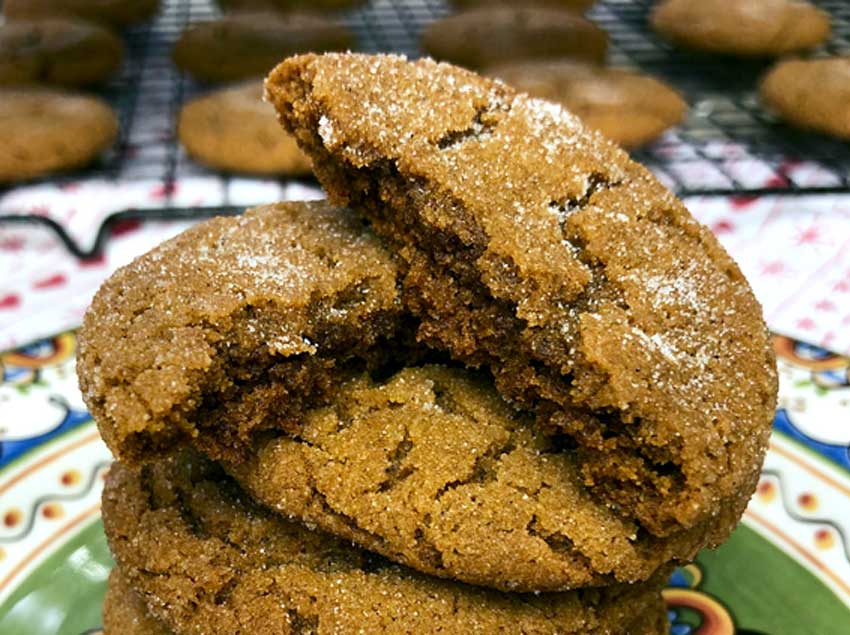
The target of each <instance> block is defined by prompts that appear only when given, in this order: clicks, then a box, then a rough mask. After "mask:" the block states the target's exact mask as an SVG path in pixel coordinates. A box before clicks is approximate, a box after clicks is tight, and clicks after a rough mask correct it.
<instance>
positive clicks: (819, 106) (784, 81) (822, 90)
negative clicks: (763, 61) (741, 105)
mask: <svg viewBox="0 0 850 635" xmlns="http://www.w3.org/2000/svg"><path fill="white" fill-rule="evenodd" d="M759 94H760V95H761V99H762V102H763V103H764V105H765V106H767V107H768V108H769V109H770V110H773V111H775V112H776V113H777V114H779V115H780V116H781V117H783V118H784V119H786V120H788V122H790V123H792V124H794V125H797V126H800V127H802V128H810V129H812V130H817V131H819V132H823V133H826V134H830V135H833V136H836V137H840V138H843V139H850V57H829V58H825V59H815V60H787V61H784V62H779V63H778V64H777V65H776V66H774V67H773V68H772V69H771V70H770V71H769V72H768V73H767V75H765V77H764V78H763V79H762V81H761V85H760V86H759Z"/></svg>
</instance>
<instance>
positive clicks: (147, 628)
mask: <svg viewBox="0 0 850 635" xmlns="http://www.w3.org/2000/svg"><path fill="white" fill-rule="evenodd" d="M173 633H174V632H173V631H172V630H171V629H170V628H168V627H167V626H166V625H165V624H163V623H162V622H160V621H159V620H158V619H156V618H155V617H154V616H153V615H151V613H150V611H149V610H148V607H147V606H146V605H145V603H144V601H143V600H142V598H140V597H139V595H138V594H137V593H136V592H135V591H134V590H133V589H132V588H130V585H129V584H127V581H126V580H125V579H124V576H122V575H121V572H120V571H119V570H118V568H117V567H116V568H115V569H113V570H112V572H111V573H110V574H109V581H108V582H107V585H106V596H105V597H104V598H103V635H173Z"/></svg>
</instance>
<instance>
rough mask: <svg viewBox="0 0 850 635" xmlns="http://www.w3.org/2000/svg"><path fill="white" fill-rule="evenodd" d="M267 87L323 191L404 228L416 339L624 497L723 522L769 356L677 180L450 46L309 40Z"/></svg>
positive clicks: (753, 470) (678, 526) (751, 460)
mask: <svg viewBox="0 0 850 635" xmlns="http://www.w3.org/2000/svg"><path fill="white" fill-rule="evenodd" d="M266 93H267V98H268V99H269V100H270V101H271V102H272V103H273V104H274V106H275V107H276V109H277V111H278V114H279V118H280V120H281V122H282V123H283V125H284V126H285V127H286V128H287V129H288V130H289V131H290V132H292V133H293V134H294V135H295V136H296V138H297V139H298V141H299V143H300V144H301V145H302V147H303V148H304V149H305V150H306V151H307V153H308V154H309V155H310V156H311V158H312V159H313V165H314V170H315V172H316V175H317V176H318V178H319V179H320V181H321V182H322V184H323V186H324V187H325V189H326V190H327V192H328V195H329V197H330V199H331V201H332V202H334V203H336V204H340V205H347V206H350V207H351V208H352V209H353V210H354V211H355V212H357V213H359V214H361V215H362V216H363V217H364V218H367V219H368V220H369V221H371V223H372V226H373V228H374V229H375V231H376V232H377V233H378V234H379V235H381V236H382V237H384V238H385V239H386V240H387V242H388V243H389V244H390V246H391V249H392V250H393V251H394V253H395V255H396V257H397V261H398V263H399V267H400V275H401V283H402V300H403V302H404V304H405V307H406V308H407V309H408V310H410V311H411V312H412V313H413V314H414V315H415V316H416V317H417V318H418V320H419V322H420V323H419V326H418V332H417V336H418V338H419V340H420V341H422V342H424V343H425V344H427V345H428V346H430V347H432V348H435V349H441V350H445V351H448V352H449V353H450V354H451V355H452V356H453V357H454V358H455V359H457V360H459V361H461V362H463V363H466V364H469V365H474V366H480V367H484V368H487V369H489V370H490V371H491V372H492V374H493V376H494V377H495V379H496V385H497V387H498V389H499V391H500V392H501V394H502V395H503V396H504V397H506V398H507V399H509V400H511V401H512V402H514V403H515V404H518V405H519V406H521V407H523V408H526V409H531V410H533V411H534V412H535V413H536V417H537V425H538V426H540V427H541V429H543V430H546V431H547V432H548V433H549V434H552V435H555V436H556V437H558V436H562V437H564V440H563V441H562V442H563V443H569V444H574V445H575V456H576V457H577V460H578V462H579V466H580V468H579V469H580V470H581V473H582V475H583V479H584V481H585V483H586V484H587V485H588V486H590V487H591V488H592V490H593V491H594V492H595V494H596V495H597V496H599V497H600V498H601V499H602V500H604V501H606V502H607V504H609V505H610V506H612V508H613V509H615V510H617V511H618V513H620V514H622V515H624V516H625V517H631V518H635V519H637V521H638V522H639V523H640V524H641V525H642V527H643V528H645V529H646V530H647V531H649V532H650V533H652V534H654V535H658V536H666V535H672V534H675V533H677V532H680V531H682V530H683V529H686V528H693V527H696V526H697V525H699V524H700V523H703V522H706V521H709V522H712V523H714V533H713V536H712V539H711V540H710V542H717V541H720V540H722V539H723V538H725V537H726V535H728V533H729V532H730V531H731V529H732V528H733V527H734V525H735V523H736V521H737V518H738V515H739V514H740V512H741V511H742V510H743V507H744V505H745V503H746V501H747V499H748V498H749V496H750V494H751V493H752V491H753V488H754V487H755V484H756V480H757V478H758V473H759V467H760V465H761V461H762V458H763V456H764V452H765V449H766V444H767V436H768V433H769V429H770V422H771V419H772V415H773V410H774V406H775V400H776V389H777V382H776V372H775V364H774V358H773V353H772V349H771V345H770V341H769V337H768V332H767V329H766V328H765V324H764V321H763V319H762V314H761V307H760V306H759V304H758V302H757V301H756V300H755V298H754V296H753V293H752V291H751V289H750V287H749V285H748V284H747V282H746V280H745V279H744V277H743V275H742V274H741V272H740V270H739V269H738V267H737V265H736V264H735V263H734V262H733V261H732V259H731V258H730V257H729V256H728V254H726V252H725V251H724V250H723V248H722V247H721V246H720V245H719V243H718V242H717V241H716V239H715V238H714V237H713V236H712V235H711V233H710V232H709V231H708V230H707V229H706V228H704V227H702V226H701V225H699V223H697V222H696V221H695V220H694V219H693V218H692V217H691V215H690V214H689V213H688V211H687V209H686V208H685V207H684V205H683V204H682V203H681V202H680V201H678V200H677V199H676V198H675V197H674V196H673V195H672V194H671V193H670V192H668V191H667V190H666V189H665V188H664V187H663V186H662V185H661V184H659V183H658V181H657V180H656V179H655V178H654V177H653V176H652V175H651V174H650V173H649V172H648V171H647V170H645V169H644V168H643V167H641V166H640V165H638V164H636V163H635V162H633V161H631V160H630V159H629V157H628V156H627V155H626V153H625V152H623V151H621V150H620V149H619V148H617V147H616V146H614V145H613V144H611V143H609V142H607V141H605V140H604V139H603V138H602V137H601V136H600V135H598V134H596V133H593V132H590V131H588V130H586V129H585V128H584V127H583V126H582V124H581V123H580V122H579V121H578V119H577V118H576V117H574V116H573V115H571V114H570V113H568V112H566V111H565V110H563V109H562V108H561V107H559V106H557V105H555V104H552V103H549V102H546V101H542V100H538V99H533V98H530V97H528V96H527V95H523V94H519V93H516V92H515V91H514V90H513V89H511V88H509V87H508V86H506V85H505V84H503V83H501V82H498V81H493V80H488V79H485V78H482V77H480V76H478V75H476V74H474V73H471V72H469V71H465V70H463V69H460V68H457V67H453V66H450V65H447V64H438V63H436V62H434V61H431V60H419V61H416V62H410V61H407V60H406V59H405V58H403V57H398V56H370V55H360V54H329V55H323V56H317V55H304V56H298V57H294V58H290V59H289V60H286V61H285V62H283V63H282V64H280V65H279V66H278V67H277V68H276V69H275V70H274V71H273V72H272V73H271V74H270V76H269V77H268V79H267V82H266Z"/></svg>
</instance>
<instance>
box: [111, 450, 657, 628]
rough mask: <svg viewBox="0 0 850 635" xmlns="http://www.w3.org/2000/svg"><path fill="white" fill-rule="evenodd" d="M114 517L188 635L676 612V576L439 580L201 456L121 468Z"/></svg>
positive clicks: (131, 556) (486, 624) (115, 527)
mask: <svg viewBox="0 0 850 635" xmlns="http://www.w3.org/2000/svg"><path fill="white" fill-rule="evenodd" d="M103 523H104V528H105V530H106V536H107V539H108V541H109V545H110V548H111V549H112V553H113V555H114V556H115V559H116V561H117V563H118V567H119V569H120V571H121V573H122V575H123V576H124V577H125V579H126V581H127V583H128V584H129V586H130V587H131V588H132V589H133V590H135V591H136V592H137V593H138V594H139V595H140V597H141V598H142V599H143V600H144V602H145V604H146V605H147V607H148V610H149V612H150V613H151V615H153V616H155V617H156V618H157V619H159V620H161V621H162V622H163V623H164V624H166V625H167V626H168V627H170V628H172V629H173V630H174V631H175V632H177V633H197V632H203V633H206V634H207V635H218V634H222V635H234V634H237V633H251V634H253V635H271V634H272V633H275V634H276V633H289V632H294V633H307V632H313V633H339V634H341V635H344V634H352V635H353V634H355V633H357V634H359V633H367V634H372V633H375V634H377V633H387V634H397V633H434V632H440V633H446V634H453V633H457V634H466V633H470V632H475V633H488V634H490V633H506V634H507V633H510V634H511V635H513V634H515V633H548V634H552V635H554V634H555V633H558V634H561V635H564V634H569V633H576V634H578V633H581V634H582V635H603V634H606V635H607V634H609V633H612V632H617V633H637V632H642V631H639V630H637V629H638V628H646V627H647V626H649V627H650V628H652V629H653V630H648V631H644V632H649V633H655V634H656V635H661V631H657V630H654V628H655V627H656V626H657V625H659V624H660V623H661V622H663V621H664V618H663V617H661V613H662V610H661V608H662V604H661V601H660V598H659V588H660V587H661V585H662V584H663V582H664V579H665V577H662V576H659V577H657V578H654V579H653V580H652V581H651V582H649V583H646V584H640V585H620V586H614V587H609V588H605V589H587V590H582V591H573V592H568V593H561V594H536V595H534V594H529V595H521V594H504V593H500V592H497V591H490V590H485V589H479V588H476V587H472V586H467V585H464V584H460V583H457V582H451V581H446V580H439V579H436V578H429V577H427V576H423V575H421V574H418V573H415V572H412V571H410V570H408V569H405V568H403V567H400V566H398V565H394V564H391V563H390V562H388V561H387V560H384V559H383V558H381V557H380V556H377V555H374V554H370V553H368V552H365V551H362V550H360V549H356V548H354V547H352V546H351V545H350V544H349V543H348V542H345V541H341V540H338V539H336V538H333V537H331V536H329V535H327V534H324V533H322V532H319V531H311V530H309V529H307V528H305V527H303V526H301V525H298V524H295V523H292V522H290V521H287V520H285V519H283V518H281V517H280V516H278V515H275V514H271V513H268V512H266V511H264V510H263V509H261V508H259V507H257V506H256V505H254V504H252V503H251V502H250V501H249V500H248V499H247V497H246V496H245V495H244V494H242V493H241V492H240V490H239V489H238V488H237V487H236V486H235V485H234V483H233V482H232V481H230V480H229V479H227V478H226V477H224V476H223V475H222V474H221V473H220V472H219V470H218V469H217V468H216V467H215V466H214V465H213V464H211V463H209V462H208V461H207V460H205V459H202V458H199V457H198V456H196V455H182V456H177V457H174V458H171V459H166V460H163V461H161V462H158V463H154V464H150V465H147V466H145V467H143V468H142V469H141V470H140V471H132V470H130V469H128V468H126V467H125V466H123V465H121V464H116V465H114V466H113V467H112V469H111V470H110V472H109V475H108V477H107V482H106V486H105V489H104V494H103ZM665 576H666V572H665Z"/></svg>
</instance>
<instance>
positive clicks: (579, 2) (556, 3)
mask: <svg viewBox="0 0 850 635" xmlns="http://www.w3.org/2000/svg"><path fill="white" fill-rule="evenodd" d="M594 2H596V0H531V1H530V2H526V3H525V4H526V5H529V4H530V5H536V6H548V7H554V8H558V9H567V10H569V11H584V10H586V9H588V8H589V7H591V6H592V5H593V4H594ZM449 4H451V5H452V6H455V7H457V8H459V9H469V8H471V7H479V6H493V5H494V4H513V5H516V2H515V0H450V1H449Z"/></svg>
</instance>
